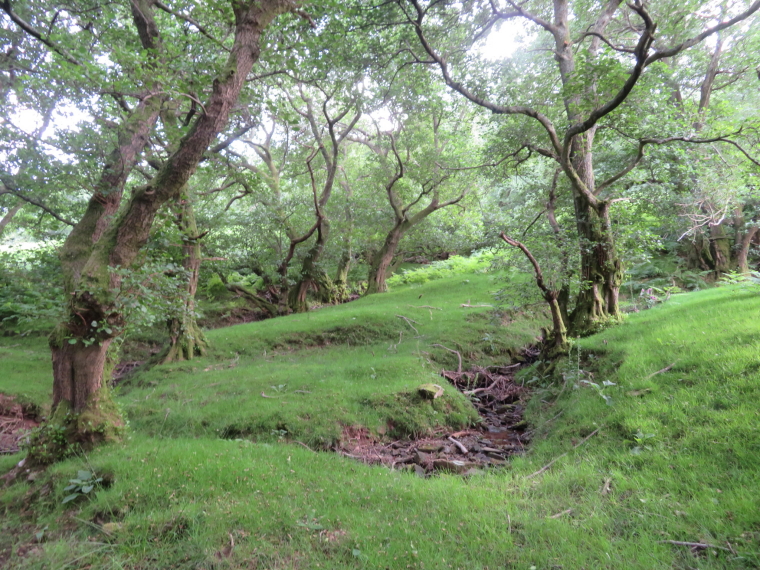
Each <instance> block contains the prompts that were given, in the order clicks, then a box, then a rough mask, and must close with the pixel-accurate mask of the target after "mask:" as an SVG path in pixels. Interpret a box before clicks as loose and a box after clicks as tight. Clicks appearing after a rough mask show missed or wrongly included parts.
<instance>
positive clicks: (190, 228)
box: [162, 200, 208, 363]
mask: <svg viewBox="0 0 760 570" xmlns="http://www.w3.org/2000/svg"><path fill="white" fill-rule="evenodd" d="M177 223H178V225H179V226H180V229H181V231H182V234H183V237H182V240H183V243H182V253H183V261H182V265H183V267H184V269H185V271H187V273H188V279H187V285H186V289H185V299H184V303H183V306H182V309H181V313H180V315H179V316H177V317H175V318H173V319H171V320H170V321H169V347H168V349H167V352H166V355H165V356H164V357H163V360H162V361H163V362H164V363H167V362H177V361H182V360H192V359H193V358H194V357H195V356H204V355H205V354H206V349H207V348H208V341H207V340H206V335H204V334H203V331H202V330H201V328H200V327H199V326H198V322H197V320H196V317H195V294H196V292H197V291H198V277H199V274H200V269H201V244H200V235H199V234H198V226H197V224H196V222H195V212H194V211H193V205H192V204H191V203H190V202H189V201H187V200H186V201H185V202H184V204H183V205H182V211H181V212H180V214H179V215H178V219H177Z"/></svg>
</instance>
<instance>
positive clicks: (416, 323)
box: [396, 315, 420, 334]
mask: <svg viewBox="0 0 760 570" xmlns="http://www.w3.org/2000/svg"><path fill="white" fill-rule="evenodd" d="M396 317H398V318H399V319H404V320H405V321H406V324H408V325H409V326H410V327H412V330H413V331H414V332H415V333H417V334H420V331H418V330H417V329H416V328H414V325H412V323H414V324H415V325H418V324H420V323H418V322H417V321H413V320H412V319H410V318H409V317H405V316H404V315H396Z"/></svg>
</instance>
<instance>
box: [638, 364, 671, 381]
mask: <svg viewBox="0 0 760 570" xmlns="http://www.w3.org/2000/svg"><path fill="white" fill-rule="evenodd" d="M676 362H678V361H677V360H676ZM676 362H674V363H673V364H671V365H670V366H666V367H665V368H663V369H662V370H658V371H657V372H652V373H651V374H650V375H649V376H647V377H646V378H644V380H649V379H650V378H651V377H652V376H657V375H658V374H662V373H663V372H667V371H668V370H670V369H671V368H673V367H674V366H675V365H676Z"/></svg>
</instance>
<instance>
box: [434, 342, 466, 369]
mask: <svg viewBox="0 0 760 570" xmlns="http://www.w3.org/2000/svg"><path fill="white" fill-rule="evenodd" d="M430 346H438V347H440V348H442V349H443V350H448V351H449V352H453V353H454V354H456V355H457V358H458V359H459V366H458V367H457V374H461V373H462V355H461V354H459V351H457V350H451V349H450V348H446V347H445V346H443V345H442V344H431V345H430Z"/></svg>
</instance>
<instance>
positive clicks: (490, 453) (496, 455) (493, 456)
mask: <svg viewBox="0 0 760 570" xmlns="http://www.w3.org/2000/svg"><path fill="white" fill-rule="evenodd" d="M486 455H487V456H488V457H490V458H491V459H499V460H503V459H504V455H502V454H501V453H499V452H495V451H488V452H486Z"/></svg>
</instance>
